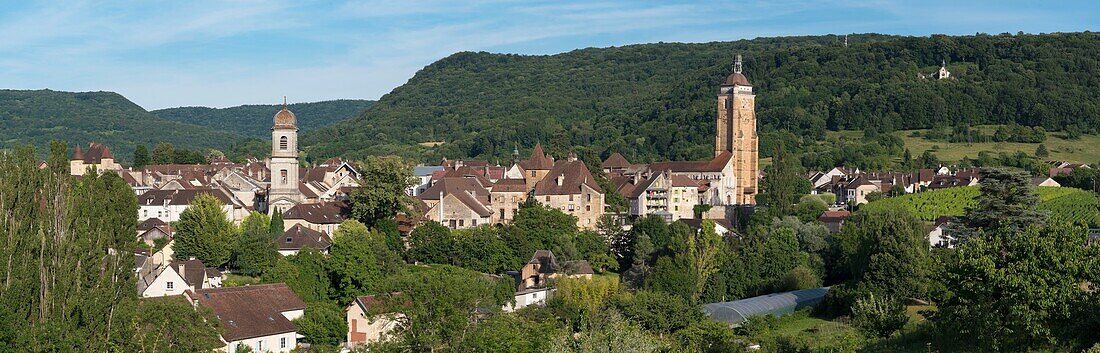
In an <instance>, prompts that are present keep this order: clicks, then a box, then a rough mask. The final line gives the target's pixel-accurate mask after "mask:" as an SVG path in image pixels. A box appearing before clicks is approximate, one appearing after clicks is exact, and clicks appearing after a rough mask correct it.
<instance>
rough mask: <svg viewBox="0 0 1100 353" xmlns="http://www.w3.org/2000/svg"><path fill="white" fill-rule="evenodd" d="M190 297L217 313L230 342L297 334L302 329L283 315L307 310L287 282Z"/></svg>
mask: <svg viewBox="0 0 1100 353" xmlns="http://www.w3.org/2000/svg"><path fill="white" fill-rule="evenodd" d="M187 296H188V297H189V298H191V300H194V301H197V302H198V303H199V305H202V306H205V307H208V308H210V309H211V310H213V311H214V314H216V315H217V317H218V320H220V321H221V322H222V326H223V327H225V333H224V334H222V338H224V339H225V340H226V341H239V340H242V339H248V338H256V337H263V336H270V335H276V334H281V333H287V332H295V331H297V330H298V328H297V327H296V326H294V323H292V322H290V320H287V319H286V317H285V316H283V313H284V312H289V311H294V310H305V308H306V303H305V302H303V301H302V299H301V298H299V297H298V295H296V294H294V291H291V290H290V287H288V286H287V285H286V284H285V283H275V284H259V285H249V286H241V287H223V288H209V289H200V290H196V291H194V292H187Z"/></svg>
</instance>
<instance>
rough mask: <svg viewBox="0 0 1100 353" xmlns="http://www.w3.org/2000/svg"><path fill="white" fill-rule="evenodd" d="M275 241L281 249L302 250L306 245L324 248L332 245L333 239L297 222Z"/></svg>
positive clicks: (319, 248)
mask: <svg viewBox="0 0 1100 353" xmlns="http://www.w3.org/2000/svg"><path fill="white" fill-rule="evenodd" d="M275 243H276V244H278V245H279V250H301V249H302V248H305V247H310V248H314V249H317V250H324V249H328V247H329V246H330V245H332V240H331V239H329V237H328V235H325V233H322V232H318V231H316V230H313V229H309V228H306V227H303V226H302V225H301V224H295V225H294V227H291V228H290V229H288V230H287V231H285V232H283V236H281V237H279V238H278V239H275Z"/></svg>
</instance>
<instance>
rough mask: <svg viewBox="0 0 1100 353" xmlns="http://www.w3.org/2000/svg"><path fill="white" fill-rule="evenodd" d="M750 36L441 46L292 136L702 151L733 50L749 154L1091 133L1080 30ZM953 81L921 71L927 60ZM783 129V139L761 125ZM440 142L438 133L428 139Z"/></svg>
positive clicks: (1099, 41)
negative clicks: (908, 140)
mask: <svg viewBox="0 0 1100 353" xmlns="http://www.w3.org/2000/svg"><path fill="white" fill-rule="evenodd" d="M849 43H851V45H850V46H848V47H844V46H843V45H841V44H840V41H839V39H838V38H837V37H836V36H813V37H785V38H761V39H754V40H741V41H736V42H714V43H699V44H681V43H659V44H643V45H631V46H625V47H612V48H590V49H581V50H575V51H571V52H567V53H562V54H557V55H542V56H524V55H508V54H490V53H470V52H464V53H457V54H454V55H451V56H449V57H447V58H444V59H442V60H439V61H437V62H435V63H433V64H431V65H429V66H427V67H425V68H424V69H422V70H420V71H419V72H418V73H417V74H416V75H415V76H414V77H412V78H411V79H410V80H409V81H408V83H406V84H405V85H402V86H400V87H398V88H396V89H394V90H393V91H392V92H391V93H389V94H387V95H385V96H383V97H382V98H381V99H380V100H379V102H378V103H377V104H376V105H374V106H373V107H371V109H368V110H367V111H366V112H365V113H364V114H362V115H360V116H359V117H357V118H355V119H351V120H348V121H344V122H341V123H338V124H335V125H333V126H330V127H327V128H323V129H320V130H318V131H316V132H314V133H309V134H306V136H305V138H304V145H306V146H309V148H310V150H311V151H312V152H313V153H312V156H314V157H316V158H323V157H325V156H330V155H337V154H340V155H345V156H350V157H362V156H364V155H369V154H376V155H377V154H399V155H403V156H407V157H413V158H420V159H426V160H428V159H435V158H438V157H440V156H443V155H446V156H449V157H482V158H500V159H506V158H507V156H508V155H510V154H511V151H512V149H513V148H514V147H515V146H517V145H518V146H520V148H521V150H525V151H526V150H529V149H530V147H531V146H532V145H534V143H535V142H536V141H541V142H544V143H548V144H549V146H550V148H551V152H552V153H555V154H558V155H561V154H564V153H565V148H568V146H587V147H588V148H587V150H585V151H581V152H582V153H584V152H587V153H590V154H598V155H600V156H606V155H607V154H609V153H610V152H612V151H619V152H623V153H624V155H626V156H634V159H637V160H639V161H645V160H658V159H696V158H706V157H708V156H709V155H710V154H711V150H712V146H711V145H712V144H713V131H714V124H713V118H714V114H715V102H714V99H715V95H716V93H717V90H718V85H719V83H721V82H722V81H723V80H724V78H725V76H726V75H728V74H729V73H730V71H731V65H732V63H733V61H734V55H735V54H742V55H744V57H745V73H746V75H747V76H748V78H749V80H750V81H751V82H752V83H753V84H754V87H755V90H756V93H757V112H758V118H759V120H760V129H761V131H762V138H761V143H762V146H761V151H763V152H764V154H765V156H767V153H768V152H769V151H771V150H772V148H774V144H775V143H776V141H780V140H782V141H786V142H785V143H786V144H787V145H788V146H789V147H792V148H793V149H797V146H801V145H808V144H810V143H812V142H814V141H816V140H820V139H822V138H824V132H825V130H826V129H829V130H844V129H863V128H866V127H874V128H876V129H882V130H900V129H927V128H933V127H940V126H951V125H956V124H968V125H969V124H973V125H978V124H1003V123H1008V122H1015V123H1018V124H1021V125H1027V126H1043V127H1044V128H1046V129H1047V130H1048V131H1059V130H1062V129H1075V130H1079V131H1081V132H1084V133H1091V132H1095V131H1097V130H1100V104H1098V103H1097V102H1100V89H1098V88H1100V79H1097V76H1096V75H1095V73H1094V71H1095V68H1096V67H1100V36H1098V35H1097V34H1095V33H1065V34H1045V35H1008V34H1005V35H977V36H932V37H895V36H882V35H855V36H850V37H849ZM941 60H946V61H947V63H948V64H947V67H948V69H949V70H951V71H952V73H953V79H948V80H942V81H938V80H930V79H921V78H919V77H918V75H919V74H922V73H923V74H930V73H932V72H933V71H935V70H936V69H937V68H938V67H939V64H940V62H941ZM779 130H786V131H791V132H794V133H795V136H796V138H797V139H801V140H800V141H799V140H794V141H792V140H791V139H789V138H787V137H782V139H781V138H779V137H777V135H775V134H776V131H779ZM429 142H442V144H437V143H429Z"/></svg>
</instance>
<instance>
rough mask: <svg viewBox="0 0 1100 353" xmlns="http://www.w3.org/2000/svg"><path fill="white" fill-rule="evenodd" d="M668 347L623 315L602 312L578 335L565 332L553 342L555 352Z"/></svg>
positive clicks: (614, 352)
mask: <svg viewBox="0 0 1100 353" xmlns="http://www.w3.org/2000/svg"><path fill="white" fill-rule="evenodd" d="M666 349H668V346H667V344H665V343H664V342H661V340H660V339H658V338H657V337H654V336H653V335H650V334H649V333H647V332H645V330H642V328H641V327H639V326H638V325H637V324H635V323H632V322H630V320H626V319H624V318H622V316H621V315H619V313H617V312H615V311H610V312H607V313H601V315H600V316H599V319H598V320H593V321H592V325H589V326H586V327H585V329H584V330H582V331H581V332H577V333H575V334H574V333H569V332H566V333H562V334H560V335H559V336H558V337H557V338H555V339H554V340H553V341H552V342H551V343H550V349H549V350H548V352H553V353H628V352H629V353H645V352H662V351H665V350H666Z"/></svg>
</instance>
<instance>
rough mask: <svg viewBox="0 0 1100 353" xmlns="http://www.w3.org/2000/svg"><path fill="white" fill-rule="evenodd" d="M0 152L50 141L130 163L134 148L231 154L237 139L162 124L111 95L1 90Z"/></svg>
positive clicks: (201, 129)
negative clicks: (100, 150)
mask: <svg viewBox="0 0 1100 353" xmlns="http://www.w3.org/2000/svg"><path fill="white" fill-rule="evenodd" d="M0 136H2V138H0V149H13V148H15V147H17V146H21V145H34V146H35V147H36V148H37V149H38V150H39V151H45V150H47V147H48V143H49V142H50V141H51V140H61V141H67V142H68V143H69V146H70V148H71V146H72V145H74V144H80V145H84V146H87V144H88V143H89V142H98V143H102V144H105V145H107V146H108V147H110V148H111V151H112V152H113V154H114V155H115V158H117V159H120V160H123V161H127V162H128V161H129V160H130V156H131V155H132V154H133V151H134V149H135V148H136V146H137V145H138V144H145V145H148V146H152V145H154V144H156V143H157V142H169V143H172V144H175V145H179V146H187V147H189V148H196V149H198V148H219V149H231V148H232V146H233V145H234V144H235V143H237V141H238V140H241V138H240V137H239V136H236V135H233V134H230V133H226V132H220V131H215V130H214V129H211V128H207V127H201V126H195V125H190V124H184V123H179V122H175V121H170V120H166V119H161V118H158V117H156V116H155V115H153V114H150V113H149V112H147V111H145V109H143V108H142V107H140V106H138V105H137V104H134V103H133V102H131V101H129V100H127V99H126V97H123V96H122V95H120V94H118V93H113V92H79V93H74V92H60V91H52V90H35V91H23V90H0Z"/></svg>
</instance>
